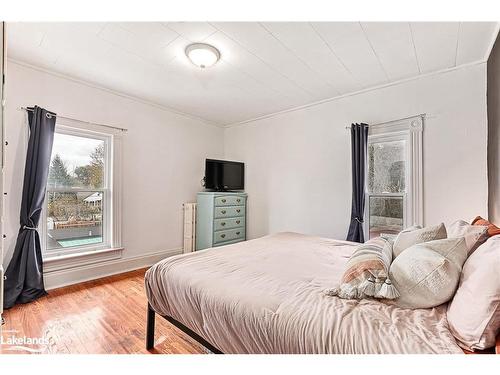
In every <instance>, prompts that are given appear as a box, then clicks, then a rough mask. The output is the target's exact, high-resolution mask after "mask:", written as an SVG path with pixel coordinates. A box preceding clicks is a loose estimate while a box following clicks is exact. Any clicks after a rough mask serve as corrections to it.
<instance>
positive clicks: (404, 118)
mask: <svg viewBox="0 0 500 375" xmlns="http://www.w3.org/2000/svg"><path fill="white" fill-rule="evenodd" d="M414 117H421V118H423V119H425V118H426V117H427V115H426V114H420V115H414V116H408V117H403V118H398V119H396V120H391V121H384V122H379V123H377V124H367V125H368V127H370V126H377V125H384V124H388V123H390V122H395V121H403V120H409V119H411V118H414ZM345 128H346V130H347V129H349V130H350V129H351V127H350V126H346V127H345Z"/></svg>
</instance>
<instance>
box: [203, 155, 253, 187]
mask: <svg viewBox="0 0 500 375" xmlns="http://www.w3.org/2000/svg"><path fill="white" fill-rule="evenodd" d="M205 188H206V189H210V190H243V189H244V188H245V164H243V163H240V162H237V161H228V160H213V159H206V160H205Z"/></svg>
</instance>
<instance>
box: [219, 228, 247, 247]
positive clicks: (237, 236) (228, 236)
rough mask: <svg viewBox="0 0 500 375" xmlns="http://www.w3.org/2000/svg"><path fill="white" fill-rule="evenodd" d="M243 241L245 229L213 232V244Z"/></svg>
mask: <svg viewBox="0 0 500 375" xmlns="http://www.w3.org/2000/svg"><path fill="white" fill-rule="evenodd" d="M243 239H245V228H236V229H229V230H221V231H218V232H214V243H221V242H227V241H234V240H243Z"/></svg>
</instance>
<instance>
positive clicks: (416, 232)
mask: <svg viewBox="0 0 500 375" xmlns="http://www.w3.org/2000/svg"><path fill="white" fill-rule="evenodd" d="M415 228H416V229H415ZM444 238H446V227H445V226H444V224H443V223H441V224H439V225H436V226H433V227H425V228H419V227H410V228H407V229H405V230H404V231H402V232H400V233H399V234H398V236H397V237H396V241H395V242H394V246H393V248H392V256H393V257H394V258H396V257H397V256H398V255H399V254H401V253H402V252H403V250H405V249H407V248H409V247H410V246H413V245H416V244H418V243H422V242H427V241H433V240H441V239H444Z"/></svg>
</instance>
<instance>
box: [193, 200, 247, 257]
mask: <svg viewBox="0 0 500 375" xmlns="http://www.w3.org/2000/svg"><path fill="white" fill-rule="evenodd" d="M196 202H197V207H196V250H202V249H206V248H209V247H216V246H222V245H229V244H231V243H236V242H240V241H245V240H246V208H247V194H246V193H233V192H200V193H198V196H197V199H196Z"/></svg>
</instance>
